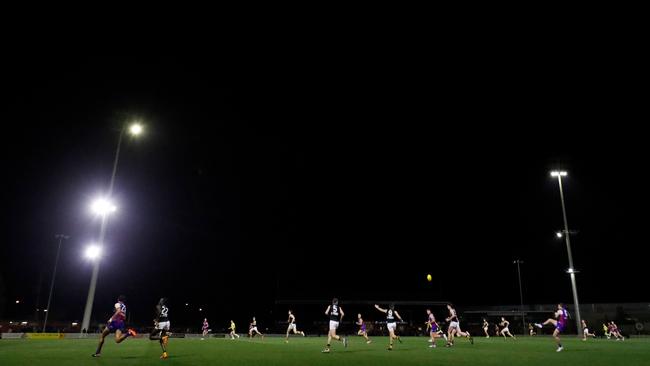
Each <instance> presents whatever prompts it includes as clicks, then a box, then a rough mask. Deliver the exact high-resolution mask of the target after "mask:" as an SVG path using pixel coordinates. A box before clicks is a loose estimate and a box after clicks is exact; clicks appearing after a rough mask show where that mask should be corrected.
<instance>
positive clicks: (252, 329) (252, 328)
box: [248, 317, 264, 339]
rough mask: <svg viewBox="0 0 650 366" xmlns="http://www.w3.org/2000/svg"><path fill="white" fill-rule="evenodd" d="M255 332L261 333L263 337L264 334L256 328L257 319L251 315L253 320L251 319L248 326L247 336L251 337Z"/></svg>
mask: <svg viewBox="0 0 650 366" xmlns="http://www.w3.org/2000/svg"><path fill="white" fill-rule="evenodd" d="M255 334H259V335H261V336H262V339H264V334H262V333H260V331H259V330H257V320H256V319H255V317H253V321H251V324H250V326H249V327H248V338H253V337H254V336H255Z"/></svg>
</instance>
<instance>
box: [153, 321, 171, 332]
mask: <svg viewBox="0 0 650 366" xmlns="http://www.w3.org/2000/svg"><path fill="white" fill-rule="evenodd" d="M169 326H170V323H169V320H168V321H166V322H158V324H157V325H156V329H158V330H169Z"/></svg>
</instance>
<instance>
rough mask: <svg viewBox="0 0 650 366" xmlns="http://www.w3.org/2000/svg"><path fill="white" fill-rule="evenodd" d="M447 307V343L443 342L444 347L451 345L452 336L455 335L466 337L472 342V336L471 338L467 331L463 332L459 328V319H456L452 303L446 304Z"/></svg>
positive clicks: (452, 341) (452, 343)
mask: <svg viewBox="0 0 650 366" xmlns="http://www.w3.org/2000/svg"><path fill="white" fill-rule="evenodd" d="M447 309H448V310H449V316H448V317H447V319H446V320H447V321H448V322H449V328H448V329H447V344H445V347H451V346H453V345H454V338H455V337H456V336H459V337H467V339H468V340H469V341H470V343H472V344H474V338H472V336H471V335H470V334H469V332H463V331H462V330H461V329H460V321H459V319H458V315H457V314H456V309H454V307H453V305H451V304H447Z"/></svg>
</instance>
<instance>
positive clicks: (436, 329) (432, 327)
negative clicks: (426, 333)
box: [431, 325, 438, 333]
mask: <svg viewBox="0 0 650 366" xmlns="http://www.w3.org/2000/svg"><path fill="white" fill-rule="evenodd" d="M431 333H438V326H437V325H432V326H431Z"/></svg>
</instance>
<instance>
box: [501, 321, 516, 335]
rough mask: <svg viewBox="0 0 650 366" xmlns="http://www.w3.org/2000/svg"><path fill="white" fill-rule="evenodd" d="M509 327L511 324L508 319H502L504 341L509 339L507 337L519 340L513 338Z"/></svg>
mask: <svg viewBox="0 0 650 366" xmlns="http://www.w3.org/2000/svg"><path fill="white" fill-rule="evenodd" d="M509 326H510V322H509V321H507V320H506V318H504V317H501V335H502V336H503V339H507V337H506V335H507V336H509V337H510V338H514V339H517V337H515V336H513V335H512V333H510V329H509V328H508V327H509Z"/></svg>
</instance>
